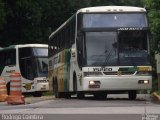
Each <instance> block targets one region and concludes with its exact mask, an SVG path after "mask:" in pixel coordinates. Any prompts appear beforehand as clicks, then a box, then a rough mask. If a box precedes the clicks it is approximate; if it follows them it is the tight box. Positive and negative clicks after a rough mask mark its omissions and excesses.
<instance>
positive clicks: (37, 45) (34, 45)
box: [15, 44, 48, 48]
mask: <svg viewBox="0 0 160 120" xmlns="http://www.w3.org/2000/svg"><path fill="white" fill-rule="evenodd" d="M15 47H19V48H22V47H48V45H46V44H22V45H15Z"/></svg>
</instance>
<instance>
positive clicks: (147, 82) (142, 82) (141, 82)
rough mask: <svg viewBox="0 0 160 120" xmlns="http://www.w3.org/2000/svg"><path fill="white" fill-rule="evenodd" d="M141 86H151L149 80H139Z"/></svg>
mask: <svg viewBox="0 0 160 120" xmlns="http://www.w3.org/2000/svg"><path fill="white" fill-rule="evenodd" d="M138 83H139V84H149V80H139V81H138Z"/></svg>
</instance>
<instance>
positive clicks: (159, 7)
mask: <svg viewBox="0 0 160 120" xmlns="http://www.w3.org/2000/svg"><path fill="white" fill-rule="evenodd" d="M144 4H145V5H146V7H147V10H148V16H149V23H150V29H151V33H152V50H153V52H155V51H159V52H160V49H159V48H158V44H159V45H160V30H159V28H160V0H144Z"/></svg>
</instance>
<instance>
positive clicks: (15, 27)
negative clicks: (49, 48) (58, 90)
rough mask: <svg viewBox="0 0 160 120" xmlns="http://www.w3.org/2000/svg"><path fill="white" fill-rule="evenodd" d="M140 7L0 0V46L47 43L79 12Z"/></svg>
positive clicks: (125, 0)
mask: <svg viewBox="0 0 160 120" xmlns="http://www.w3.org/2000/svg"><path fill="white" fill-rule="evenodd" d="M107 5H130V6H141V5H142V4H141V2H140V1H139V0H134V1H131V0H118V1H117V0H107V1H106V0H3V1H2V0H0V15H1V17H0V40H1V42H0V46H8V45H11V44H25V43H46V44H47V43H48V37H49V35H50V34H51V32H53V31H54V30H56V29H57V28H58V27H59V26H60V25H61V24H62V23H63V22H64V21H66V20H67V19H68V18H69V17H71V16H72V15H73V14H74V13H75V12H76V11H77V10H78V9H80V8H83V7H92V6H107Z"/></svg>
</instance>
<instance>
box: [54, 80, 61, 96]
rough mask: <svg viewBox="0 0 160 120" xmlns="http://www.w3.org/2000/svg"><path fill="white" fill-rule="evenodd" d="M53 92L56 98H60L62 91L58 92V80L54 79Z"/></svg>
mask: <svg viewBox="0 0 160 120" xmlns="http://www.w3.org/2000/svg"><path fill="white" fill-rule="evenodd" d="M53 93H54V96H55V98H60V93H59V92H58V81H57V80H56V79H53Z"/></svg>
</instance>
